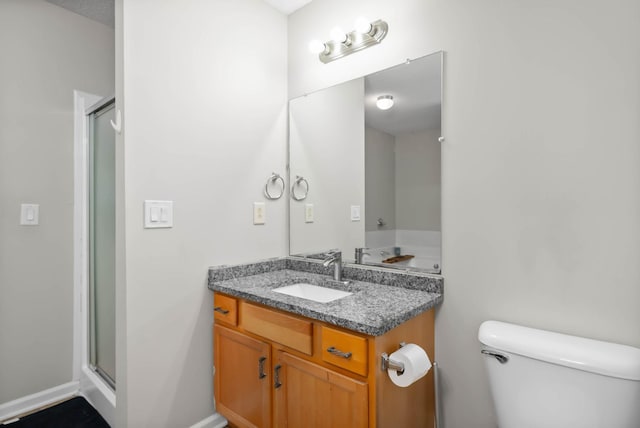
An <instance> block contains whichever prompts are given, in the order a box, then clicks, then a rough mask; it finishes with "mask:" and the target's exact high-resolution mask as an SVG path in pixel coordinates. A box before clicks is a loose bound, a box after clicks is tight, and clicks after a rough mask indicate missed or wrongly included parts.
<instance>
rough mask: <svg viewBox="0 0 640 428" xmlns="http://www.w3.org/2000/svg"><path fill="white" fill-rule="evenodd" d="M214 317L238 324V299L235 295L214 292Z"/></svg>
mask: <svg viewBox="0 0 640 428" xmlns="http://www.w3.org/2000/svg"><path fill="white" fill-rule="evenodd" d="M213 318H214V319H215V320H216V321H222V322H224V323H227V324H231V325H238V301H237V300H236V299H234V298H233V297H229V296H224V295H222V294H218V293H213Z"/></svg>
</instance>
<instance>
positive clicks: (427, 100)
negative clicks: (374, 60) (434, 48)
mask: <svg viewBox="0 0 640 428" xmlns="http://www.w3.org/2000/svg"><path fill="white" fill-rule="evenodd" d="M440 63H441V61H440V53H435V54H432V55H428V56H425V57H422V58H419V59H416V60H413V61H411V62H410V63H409V64H407V63H405V64H400V65H398V66H395V67H393V68H389V69H387V70H383V71H379V72H377V73H374V74H370V75H368V76H366V77H365V102H364V104H365V122H366V124H367V126H370V127H372V128H375V129H377V130H379V131H382V132H385V133H387V134H390V135H398V134H402V133H410V132H417V131H423V130H425V129H439V128H440V116H441V115H440V109H441V95H442V91H441V64H440ZM380 95H392V96H393V100H394V102H395V103H394V105H393V107H391V108H390V109H389V110H380V109H378V108H377V107H376V100H377V98H378V96H380Z"/></svg>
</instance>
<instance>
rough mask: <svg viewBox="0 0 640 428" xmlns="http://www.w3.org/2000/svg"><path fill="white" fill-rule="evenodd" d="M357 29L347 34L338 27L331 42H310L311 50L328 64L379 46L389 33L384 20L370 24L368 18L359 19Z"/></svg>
mask: <svg viewBox="0 0 640 428" xmlns="http://www.w3.org/2000/svg"><path fill="white" fill-rule="evenodd" d="M355 27H356V29H355V30H353V31H351V32H349V33H345V32H344V31H342V30H341V29H340V28H338V27H336V28H334V29H332V30H331V33H330V36H331V40H328V41H326V42H324V43H322V42H321V41H319V40H312V41H311V42H309V50H310V51H311V52H312V53H314V54H318V57H319V58H320V61H322V62H323V63H325V64H326V63H328V62H331V61H335V60H336V59H339V58H342V57H344V56H347V55H351V54H352V53H354V52H358V51H361V50H363V49H366V48H368V47H370V46H373V45H377V44H378V43H380V42H381V41H382V39H384V38H385V37H386V35H387V33H388V32H389V26H388V25H387V23H386V22H384V21H382V20H380V19H379V20H377V21H373V22H369V21H368V20H367V19H366V18H358V19H357V20H356V24H355Z"/></svg>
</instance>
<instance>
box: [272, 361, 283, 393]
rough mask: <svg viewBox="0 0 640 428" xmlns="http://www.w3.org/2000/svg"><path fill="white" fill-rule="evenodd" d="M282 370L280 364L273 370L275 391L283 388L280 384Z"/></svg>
mask: <svg viewBox="0 0 640 428" xmlns="http://www.w3.org/2000/svg"><path fill="white" fill-rule="evenodd" d="M281 368H282V366H281V365H280V364H278V365H277V366H275V367H274V368H273V373H274V376H273V377H274V382H273V387H274V388H275V389H278V388H280V387H281V386H282V383H280V369H281Z"/></svg>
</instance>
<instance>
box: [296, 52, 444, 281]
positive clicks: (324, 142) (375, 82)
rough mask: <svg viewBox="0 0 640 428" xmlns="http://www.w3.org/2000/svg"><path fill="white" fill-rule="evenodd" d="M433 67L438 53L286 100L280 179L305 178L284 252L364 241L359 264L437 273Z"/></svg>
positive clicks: (437, 103) (437, 91)
mask: <svg viewBox="0 0 640 428" xmlns="http://www.w3.org/2000/svg"><path fill="white" fill-rule="evenodd" d="M441 69H442V53H441V52H438V53H436V54H432V55H429V56H426V57H423V58H419V59H416V60H412V61H410V62H408V63H405V64H400V65H398V66H396V67H393V68H390V69H387V70H383V71H380V72H377V73H374V74H371V75H368V76H365V77H364V78H359V79H355V80H353V81H350V82H346V83H343V84H341V85H337V86H333V87H331V88H327V89H324V90H321V91H318V92H315V93H312V94H308V95H305V96H303V97H300V98H296V99H293V100H291V101H290V103H289V115H290V137H289V138H290V139H289V162H290V175H289V178H290V181H289V182H290V183H294V181H295V180H296V177H298V176H302V177H304V178H305V179H306V180H308V182H309V193H308V196H307V197H306V199H304V200H301V201H297V200H294V199H291V198H290V212H289V214H290V218H289V222H290V254H293V255H296V254H297V255H300V254H304V255H309V254H312V253H320V252H322V251H326V250H328V249H330V248H339V249H340V250H342V252H343V259H345V260H353V258H354V250H355V248H356V247H368V250H366V253H365V255H364V258H363V263H365V264H379V263H383V265H385V266H388V267H396V268H403V269H404V268H411V269H419V270H426V271H428V272H432V273H439V272H440V265H441V262H440V241H441V239H440V142H439V141H438V139H439V137H440V135H441V134H440V115H441V113H440V111H441ZM381 96H382V97H385V96H391V97H393V106H392V107H391V108H389V109H386V110H381V109H379V108H378V107H377V106H376V101H377V99H378V97H381ZM386 98H387V99H388V98H389V97H386ZM300 190H304V189H300ZM353 206H357V207H360V213H361V219H360V220H354V219H353V218H352V215H351V214H352V213H351V208H352V207H353ZM309 210H311V219H309V216H308V215H307V214H309ZM398 251H399V253H400V255H401V256H408V257H406V258H404V260H400V261H397V258H396V259H394V260H393V263H389V261H388V259H391V258H393V257H394V256H396V255H397V252H398ZM385 261H387V262H385Z"/></svg>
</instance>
